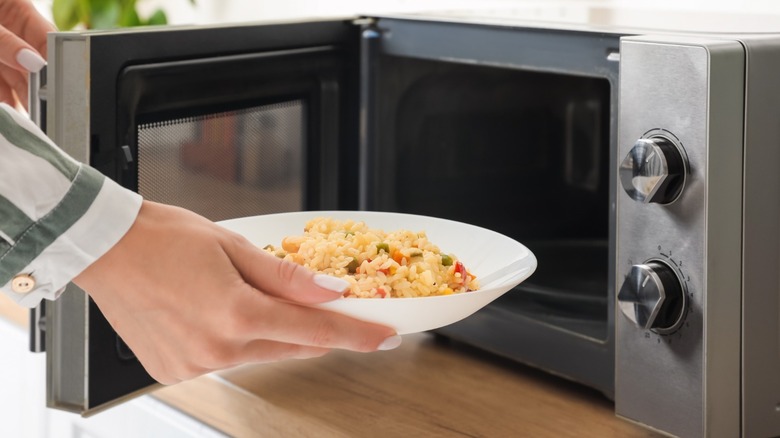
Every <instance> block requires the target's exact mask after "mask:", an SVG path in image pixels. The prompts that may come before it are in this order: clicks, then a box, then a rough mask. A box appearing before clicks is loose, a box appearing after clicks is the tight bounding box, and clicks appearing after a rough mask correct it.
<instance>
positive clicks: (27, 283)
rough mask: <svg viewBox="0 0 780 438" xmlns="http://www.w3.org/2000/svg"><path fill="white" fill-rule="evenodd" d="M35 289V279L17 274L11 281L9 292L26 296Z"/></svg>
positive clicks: (27, 275) (28, 275)
mask: <svg viewBox="0 0 780 438" xmlns="http://www.w3.org/2000/svg"><path fill="white" fill-rule="evenodd" d="M34 288H35V278H33V276H32V275H30V274H19V275H17V276H16V277H14V279H13V280H11V290H13V291H14V292H16V293H18V294H26V293H27V292H30V291H31V290H33V289H34Z"/></svg>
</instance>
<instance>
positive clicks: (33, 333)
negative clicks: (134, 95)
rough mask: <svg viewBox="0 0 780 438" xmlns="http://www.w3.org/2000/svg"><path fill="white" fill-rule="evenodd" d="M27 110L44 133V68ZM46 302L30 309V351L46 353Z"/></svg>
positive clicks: (33, 78) (32, 81)
mask: <svg viewBox="0 0 780 438" xmlns="http://www.w3.org/2000/svg"><path fill="white" fill-rule="evenodd" d="M27 108H28V112H29V114H30V119H31V120H32V121H33V122H34V123H35V124H36V125H38V127H39V128H41V130H42V131H43V132H46V67H43V69H41V71H39V72H38V73H30V76H29V100H28V101H27ZM45 333H46V302H45V301H41V303H40V304H38V306H37V307H35V308H32V309H30V351H32V352H33V353H41V352H44V351H46V336H45Z"/></svg>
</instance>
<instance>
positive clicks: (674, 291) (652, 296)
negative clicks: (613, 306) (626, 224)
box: [617, 260, 686, 334]
mask: <svg viewBox="0 0 780 438" xmlns="http://www.w3.org/2000/svg"><path fill="white" fill-rule="evenodd" d="M617 299H618V306H619V307H620V310H621V311H622V312H623V313H624V314H625V315H626V316H627V317H628V319H630V320H631V321H632V322H633V323H634V324H636V325H637V326H639V327H640V328H643V329H646V330H652V331H654V332H656V333H660V334H665V333H670V332H673V331H675V330H676V329H677V328H678V327H679V326H680V324H681V323H682V319H683V316H684V314H685V301H686V298H685V288H684V287H683V285H682V282H681V281H680V279H679V278H678V277H677V274H675V272H674V270H673V269H672V268H671V267H670V266H669V265H667V264H666V263H664V262H662V261H660V260H651V261H648V262H646V263H644V264H641V265H634V266H632V267H631V271H630V272H629V274H628V275H627V276H626V280H625V281H624V282H623V286H622V287H621V288H620V292H618V296H617Z"/></svg>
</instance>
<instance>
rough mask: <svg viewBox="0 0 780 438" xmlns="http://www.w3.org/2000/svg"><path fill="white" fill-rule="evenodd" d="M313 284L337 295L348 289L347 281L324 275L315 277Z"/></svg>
mask: <svg viewBox="0 0 780 438" xmlns="http://www.w3.org/2000/svg"><path fill="white" fill-rule="evenodd" d="M314 283H315V284H316V285H317V286H319V287H322V288H325V289H328V290H332V291H333V292H337V293H342V292H344V291H345V290H347V288H348V287H349V282H348V281H347V280H344V279H341V278H337V277H333V276H330V275H325V274H317V275H315V276H314Z"/></svg>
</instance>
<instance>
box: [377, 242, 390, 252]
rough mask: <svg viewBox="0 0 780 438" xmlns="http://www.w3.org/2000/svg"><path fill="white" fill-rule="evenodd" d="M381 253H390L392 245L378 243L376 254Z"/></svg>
mask: <svg viewBox="0 0 780 438" xmlns="http://www.w3.org/2000/svg"><path fill="white" fill-rule="evenodd" d="M380 251H384V252H386V253H388V254H389V253H390V245H388V244H386V243H377V244H376V252H377V253H379V252H380Z"/></svg>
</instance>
